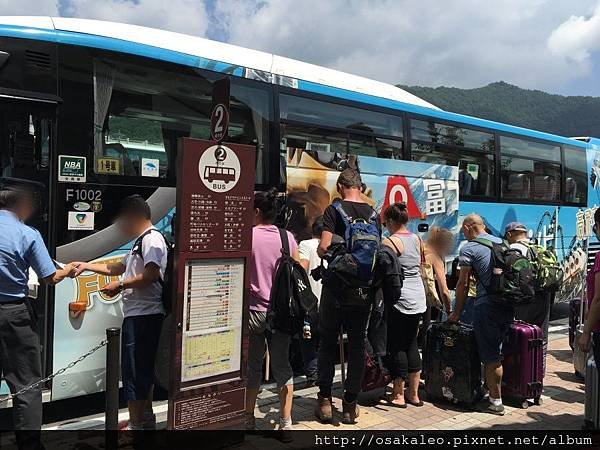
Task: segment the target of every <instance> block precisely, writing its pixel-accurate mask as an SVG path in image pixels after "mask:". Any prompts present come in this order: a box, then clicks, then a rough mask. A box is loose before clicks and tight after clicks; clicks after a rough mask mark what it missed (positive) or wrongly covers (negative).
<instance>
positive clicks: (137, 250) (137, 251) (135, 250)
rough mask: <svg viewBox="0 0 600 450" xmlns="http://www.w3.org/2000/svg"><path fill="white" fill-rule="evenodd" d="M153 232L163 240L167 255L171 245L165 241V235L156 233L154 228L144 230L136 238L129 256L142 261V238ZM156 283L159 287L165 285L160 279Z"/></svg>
mask: <svg viewBox="0 0 600 450" xmlns="http://www.w3.org/2000/svg"><path fill="white" fill-rule="evenodd" d="M153 231H156V232H157V233H158V234H160V235H161V236H162V238H163V240H164V241H165V247H166V248H167V255H168V253H169V251H171V244H170V243H169V241H167V238H166V237H165V235H164V234H162V233H161V232H160V231H158V230H157V229H156V228H150V229H149V230H146V231H145V232H144V233H143V234H142V235H141V236H140V237H138V238H137V239H136V240H135V242H134V243H133V247H131V254H132V255H137V256H139V257H140V258H142V261H143V260H144V252H143V249H142V244H143V242H144V238H145V237H146V236H148V235H149V234H150V233H152V232H153ZM158 283H159V284H160V285H161V286H163V285H164V283H165V280H163V279H162V277H159V279H158Z"/></svg>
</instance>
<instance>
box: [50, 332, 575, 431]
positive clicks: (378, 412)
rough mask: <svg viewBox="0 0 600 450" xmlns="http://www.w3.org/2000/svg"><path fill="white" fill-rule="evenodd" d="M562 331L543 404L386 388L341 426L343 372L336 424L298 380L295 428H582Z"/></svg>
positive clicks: (161, 411) (267, 411)
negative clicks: (391, 398)
mask: <svg viewBox="0 0 600 450" xmlns="http://www.w3.org/2000/svg"><path fill="white" fill-rule="evenodd" d="M556 328H558V329H559V332H553V333H551V334H550V342H549V349H548V357H547V372H546V377H545V379H544V391H543V395H542V400H543V403H542V405H540V406H537V405H533V404H531V406H530V407H529V408H527V409H523V408H521V407H520V405H517V404H511V403H510V402H506V404H505V406H506V414H505V415H504V416H501V417H500V416H495V415H491V414H489V413H484V412H478V411H473V410H469V409H467V408H465V407H463V406H461V405H453V404H450V403H446V402H439V403H429V402H427V399H426V396H425V393H424V392H422V398H423V400H424V401H425V405H424V406H423V407H419V408H417V407H411V405H409V406H408V408H406V409H399V408H396V407H393V406H389V405H384V404H379V402H378V396H380V395H381V393H382V390H377V391H375V392H372V393H363V394H361V395H360V396H359V399H358V401H359V404H360V405H361V415H360V417H359V420H358V423H357V424H355V425H344V424H342V423H341V421H340V419H341V400H340V396H341V391H342V386H341V380H340V376H339V370H338V372H337V375H336V383H335V386H334V392H333V395H334V406H335V407H336V409H337V411H335V412H334V420H333V423H332V424H322V423H320V422H319V421H317V420H316V419H315V416H314V411H313V410H314V406H315V398H316V395H317V391H318V388H316V387H312V388H308V389H301V386H302V385H303V384H304V379H303V378H299V379H297V386H298V387H299V389H297V390H296V392H295V393H294V406H293V412H292V418H293V422H294V429H297V430H311V431H316V430H321V431H345V430H466V429H472V430H482V429H496V430H502V429H505V430H580V429H581V426H582V424H583V409H584V381H583V380H582V379H581V378H578V377H577V376H576V375H575V374H574V370H573V364H572V352H571V349H570V348H569V344H568V336H567V330H566V327H565V326H562V327H561V326H559V327H556ZM154 410H155V413H156V416H157V422H158V427H159V428H164V427H166V420H167V402H166V401H162V402H155V404H154ZM255 415H256V426H257V428H258V429H259V430H272V429H275V427H276V424H277V422H278V418H279V413H278V398H277V395H276V391H275V386H274V385H264V386H263V390H262V392H261V393H260V395H259V400H258V405H257V408H256V411H255ZM127 417H128V414H127V410H126V409H122V410H121V411H120V412H119V420H126V419H127ZM44 429H46V430H92V429H96V430H98V429H104V416H103V415H101V414H98V415H95V416H88V417H81V418H78V419H70V420H68V421H63V422H59V423H52V424H48V425H45V426H44Z"/></svg>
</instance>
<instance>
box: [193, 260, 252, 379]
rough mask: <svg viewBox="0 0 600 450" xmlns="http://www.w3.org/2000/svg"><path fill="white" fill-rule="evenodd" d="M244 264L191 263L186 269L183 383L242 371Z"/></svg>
mask: <svg viewBox="0 0 600 450" xmlns="http://www.w3.org/2000/svg"><path fill="white" fill-rule="evenodd" d="M243 296H244V260H243V259H242V258H234V259H206V260H191V261H188V262H187V264H186V266H185V296H184V300H185V302H184V311H183V324H184V327H183V335H182V340H183V342H182V355H181V380H182V381H191V380H198V379H201V378H207V377H213V376H216V375H222V374H225V373H230V372H235V371H238V370H240V366H241V347H242V345H241V342H242V308H243Z"/></svg>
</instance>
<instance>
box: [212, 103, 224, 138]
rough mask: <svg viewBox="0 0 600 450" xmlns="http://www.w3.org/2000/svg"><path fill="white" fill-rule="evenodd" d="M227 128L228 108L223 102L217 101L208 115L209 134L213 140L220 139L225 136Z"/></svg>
mask: <svg viewBox="0 0 600 450" xmlns="http://www.w3.org/2000/svg"><path fill="white" fill-rule="evenodd" d="M228 128H229V110H228V109H227V107H226V106H225V105H224V104H223V103H217V104H216V105H215V107H214V108H213V110H212V114H211V116H210V136H211V137H212V139H213V140H215V141H221V140H223V139H224V138H225V136H227V129H228Z"/></svg>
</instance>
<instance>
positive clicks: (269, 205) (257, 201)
mask: <svg viewBox="0 0 600 450" xmlns="http://www.w3.org/2000/svg"><path fill="white" fill-rule="evenodd" d="M277 194H278V193H277V189H276V188H271V189H269V190H268V191H260V192H255V193H254V208H255V209H258V210H259V212H260V217H261V221H262V222H263V223H265V224H272V223H274V222H275V219H276V218H277Z"/></svg>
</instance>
